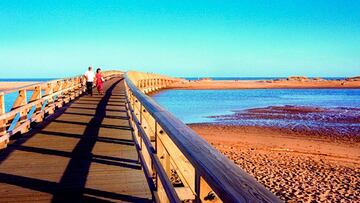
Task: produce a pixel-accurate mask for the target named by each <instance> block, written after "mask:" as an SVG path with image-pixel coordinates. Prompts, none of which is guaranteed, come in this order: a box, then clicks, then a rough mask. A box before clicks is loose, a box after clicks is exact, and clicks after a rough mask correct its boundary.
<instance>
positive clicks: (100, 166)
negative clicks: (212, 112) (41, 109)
mask: <svg viewBox="0 0 360 203" xmlns="http://www.w3.org/2000/svg"><path fill="white" fill-rule="evenodd" d="M105 90H106V93H105V95H103V96H100V95H96V94H95V95H94V96H93V97H90V96H83V97H80V98H79V99H78V100H76V101H74V102H73V103H71V104H69V105H68V106H66V107H64V108H62V109H59V110H58V111H57V112H56V113H55V114H54V115H52V116H51V118H49V119H47V120H46V121H45V122H44V123H43V124H41V126H37V127H36V128H35V129H34V130H33V131H32V133H29V135H26V136H24V137H21V138H18V139H16V140H14V141H13V143H11V144H10V145H9V147H8V148H7V149H6V150H5V151H4V152H2V153H1V154H0V202H34V201H36V202H98V201H100V202H109V201H110V202H122V201H125V202H126V201H129V202H151V192H150V190H149V187H148V184H147V182H146V178H145V175H144V173H143V171H142V169H141V165H140V163H139V162H138V155H137V151H136V148H135V145H134V142H133V138H132V132H131V128H130V125H129V120H128V115H127V111H126V108H125V95H124V82H123V81H122V80H121V79H120V78H115V79H112V80H110V81H108V82H106V83H105Z"/></svg>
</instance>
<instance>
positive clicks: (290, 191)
mask: <svg viewBox="0 0 360 203" xmlns="http://www.w3.org/2000/svg"><path fill="white" fill-rule="evenodd" d="M189 126H190V127H191V128H192V129H193V130H195V131H196V132H197V133H198V134H199V135H200V136H202V137H203V138H204V139H205V140H207V141H208V142H209V143H211V144H212V145H213V146H215V147H216V148H217V149H218V150H219V151H221V152H222V153H223V154H225V155H226V156H227V157H229V158H230V159H231V160H233V161H234V162H235V163H236V164H237V165H239V166H240V167H241V168H243V169H244V170H245V171H247V172H248V173H249V174H251V175H252V176H254V177H255V178H256V179H257V180H258V181H259V182H261V183H262V184H264V185H265V186H266V187H267V188H268V189H269V190H270V191H272V192H273V193H274V194H276V195H277V196H279V197H280V198H281V199H282V200H285V201H286V202H298V201H300V202H360V142H354V141H349V140H348V139H342V138H341V137H334V136H333V137H326V136H318V135H316V136H315V135H314V136H311V135H309V134H308V133H301V132H292V131H291V130H287V129H280V128H271V127H256V126H251V127H249V126H226V125H218V124H216V125H215V124H191V125H189Z"/></svg>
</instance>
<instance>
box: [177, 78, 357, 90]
mask: <svg viewBox="0 0 360 203" xmlns="http://www.w3.org/2000/svg"><path fill="white" fill-rule="evenodd" d="M171 88H173V89H191V90H197V89H208V90H215V89H286V88H291V89H296V88H301V89H305V88H308V89H321V88H360V79H347V80H345V79H344V80H323V79H289V80H287V79H282V80H196V81H183V82H178V83H175V84H172V85H171Z"/></svg>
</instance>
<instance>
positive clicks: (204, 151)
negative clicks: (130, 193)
mask: <svg viewBox="0 0 360 203" xmlns="http://www.w3.org/2000/svg"><path fill="white" fill-rule="evenodd" d="M125 79H126V95H127V100H128V102H127V108H128V111H129V115H130V120H131V123H132V126H133V128H134V140H135V142H136V146H137V149H138V150H139V157H140V160H141V161H142V164H143V166H144V170H145V174H146V176H147V179H148V181H149V185H150V186H151V188H153V190H154V196H155V200H156V201H157V202H180V201H185V200H190V201H194V202H207V201H208V202H280V200H279V199H278V198H277V197H276V196H275V195H273V194H272V193H271V192H269V191H268V190H266V189H265V188H264V186H262V185H261V184H259V183H258V182H257V181H256V180H255V179H254V178H253V177H251V176H250V175H248V174H247V173H246V172H245V171H243V170H242V169H240V168H239V167H238V166H236V165H235V164H234V163H233V162H232V161H230V160H229V159H227V158H226V157H225V156H224V155H222V154H221V153H220V152H218V151H217V150H216V149H215V148H213V147H212V146H211V145H209V144H208V143H207V142H206V141H205V140H203V139H202V138H200V137H199V136H198V135H197V134H196V133H195V132H193V131H192V130H191V129H190V128H189V127H187V126H186V125H185V124H184V123H182V122H181V121H180V120H179V119H177V118H175V117H174V116H173V115H171V114H170V113H169V112H167V111H166V110H164V109H163V108H162V107H160V106H159V105H158V104H157V103H156V102H155V101H154V100H153V99H151V98H150V97H149V96H147V95H146V94H148V93H151V92H153V91H157V90H159V89H163V88H166V87H167V86H168V85H170V84H171V83H174V82H179V81H181V79H176V78H171V77H166V76H161V75H155V74H147V73H140V72H127V73H126V75H125ZM184 105H185V104H184Z"/></svg>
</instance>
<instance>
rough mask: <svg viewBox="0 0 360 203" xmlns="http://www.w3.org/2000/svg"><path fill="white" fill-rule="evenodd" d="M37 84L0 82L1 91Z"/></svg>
mask: <svg viewBox="0 0 360 203" xmlns="http://www.w3.org/2000/svg"><path fill="white" fill-rule="evenodd" d="M34 83H36V82H0V90H8V89H14V88H18V87H22V86H27V85H31V84H34Z"/></svg>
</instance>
